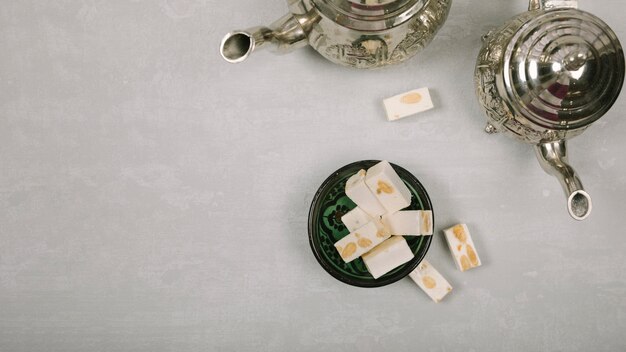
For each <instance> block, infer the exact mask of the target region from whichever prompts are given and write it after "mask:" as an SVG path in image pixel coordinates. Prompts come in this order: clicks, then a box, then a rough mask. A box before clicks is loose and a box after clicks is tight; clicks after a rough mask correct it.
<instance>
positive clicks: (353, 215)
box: [341, 207, 373, 232]
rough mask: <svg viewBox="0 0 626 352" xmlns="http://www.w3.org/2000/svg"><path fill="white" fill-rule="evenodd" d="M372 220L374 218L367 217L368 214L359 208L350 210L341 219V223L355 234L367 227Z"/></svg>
mask: <svg viewBox="0 0 626 352" xmlns="http://www.w3.org/2000/svg"><path fill="white" fill-rule="evenodd" d="M372 220H373V219H372V217H371V216H369V215H367V213H366V212H364V211H363V209H361V208H359V207H356V208H354V209H352V210H350V211H349V212H347V213H345V214H344V215H343V216H342V217H341V222H343V224H344V225H346V228H347V229H348V231H350V232H353V231H355V230H357V229H359V228H361V227H363V226H365V225H366V224H367V223H368V222H370V221H372Z"/></svg>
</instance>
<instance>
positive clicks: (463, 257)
mask: <svg viewBox="0 0 626 352" xmlns="http://www.w3.org/2000/svg"><path fill="white" fill-rule="evenodd" d="M443 234H444V236H445V237H446V242H447V243H448V247H449V248H450V252H451V253H452V257H453V258H454V263H455V264H456V266H457V268H458V269H459V270H461V271H466V270H469V269H471V268H475V267H478V266H480V265H481V262H480V258H479V257H478V253H476V247H475V246H474V241H473V240H472V236H471V235H470V233H469V230H468V229H467V226H466V225H465V224H458V225H455V226H452V227H451V228H449V229H446V230H443Z"/></svg>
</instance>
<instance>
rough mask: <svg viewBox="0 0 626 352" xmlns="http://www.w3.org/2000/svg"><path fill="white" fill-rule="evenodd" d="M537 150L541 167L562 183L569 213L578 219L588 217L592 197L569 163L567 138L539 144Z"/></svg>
mask: <svg viewBox="0 0 626 352" xmlns="http://www.w3.org/2000/svg"><path fill="white" fill-rule="evenodd" d="M535 152H536V154H537V159H538V160H539V164H541V167H542V168H543V169H544V170H545V171H546V172H547V173H548V174H550V175H552V176H555V177H556V178H557V179H558V180H559V182H560V183H561V186H562V187H563V190H564V191H565V196H566V197H567V209H568V211H569V214H570V215H571V216H572V217H573V218H574V219H576V220H584V219H586V218H587V217H588V216H589V214H591V208H592V204H591V197H590V196H589V194H588V193H587V192H585V190H584V189H583V185H582V182H581V181H580V179H579V178H578V175H577V174H576V171H575V170H574V169H573V168H572V167H571V166H570V165H569V163H568V159H567V144H566V142H565V140H560V141H556V142H548V143H543V144H539V145H537V146H535Z"/></svg>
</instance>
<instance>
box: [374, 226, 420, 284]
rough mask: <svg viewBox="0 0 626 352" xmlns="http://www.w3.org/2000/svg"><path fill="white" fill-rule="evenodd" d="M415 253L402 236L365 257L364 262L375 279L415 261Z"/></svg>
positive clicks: (385, 243) (389, 240) (392, 238)
mask: <svg viewBox="0 0 626 352" xmlns="http://www.w3.org/2000/svg"><path fill="white" fill-rule="evenodd" d="M413 256H414V255H413V251H411V248H410V247H409V245H408V244H407V243H406V240H405V239H404V237H402V236H392V237H391V238H390V239H388V240H386V241H385V242H383V243H381V244H380V245H379V246H378V247H376V248H374V249H373V250H371V251H369V252H368V253H366V254H364V255H363V262H365V266H366V267H367V270H368V271H369V272H370V274H372V276H373V277H374V279H378V278H379V277H381V276H383V275H385V274H386V273H388V272H390V271H391V270H393V269H395V268H397V267H399V266H400V265H402V264H404V263H406V262H408V261H410V260H411V259H413Z"/></svg>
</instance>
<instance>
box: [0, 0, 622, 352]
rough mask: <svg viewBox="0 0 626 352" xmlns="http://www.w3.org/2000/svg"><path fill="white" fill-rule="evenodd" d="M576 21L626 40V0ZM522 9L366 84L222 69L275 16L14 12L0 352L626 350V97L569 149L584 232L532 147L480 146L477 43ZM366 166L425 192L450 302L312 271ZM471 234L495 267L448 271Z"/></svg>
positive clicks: (210, 9)
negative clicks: (327, 203)
mask: <svg viewBox="0 0 626 352" xmlns="http://www.w3.org/2000/svg"><path fill="white" fill-rule="evenodd" d="M580 6H581V8H582V9H585V10H587V11H590V12H592V13H594V14H596V15H598V16H599V17H601V18H603V19H604V20H605V21H606V22H608V23H609V24H610V25H611V26H612V27H613V28H614V30H615V31H616V32H617V34H618V36H620V37H621V38H622V39H623V40H626V22H625V21H624V19H623V14H624V11H626V3H624V2H623V1H618V0H598V1H583V0H581V2H580ZM526 7H527V4H526V3H525V2H524V1H522V0H519V1H517V0H516V1H513V0H510V1H496V0H492V1H470V0H456V1H455V3H454V5H453V8H452V11H451V13H450V17H449V21H448V22H447V24H446V26H445V27H444V28H443V29H442V30H441V32H440V34H439V35H438V37H437V38H436V40H435V41H434V42H433V44H432V45H431V46H429V47H428V48H427V50H426V51H424V52H423V53H422V54H421V55H419V56H418V57H417V58H415V59H413V60H411V61H409V62H407V63H405V64H404V65H401V66H397V67H392V68H388V69H383V70H377V71H369V72H365V71H356V70H350V69H346V68H342V67H338V66H335V65H333V64H331V63H329V62H327V61H326V60H324V59H323V58H322V57H321V56H319V55H317V53H315V52H314V51H313V50H310V49H303V50H300V51H298V52H295V53H293V54H291V55H288V56H282V57H275V56H272V55H271V54H270V53H259V54H258V55H256V56H255V57H253V58H251V59H250V60H249V61H248V62H246V63H243V64H240V65H230V64H227V63H225V62H224V61H222V60H221V58H220V57H219V53H218V44H219V41H220V39H221V37H222V36H223V35H224V34H225V33H226V32H228V31H229V30H231V29H235V28H245V27H248V26H251V25H255V24H263V23H269V22H271V21H273V20H274V19H275V18H277V17H278V16H280V15H282V13H283V12H285V11H286V4H285V3H284V1H282V0H273V1H253V0H237V1H228V2H223V1H216V0H154V1H140V0H133V1H130V0H114V1H103V0H82V1H78V0H58V1H34V0H24V1H4V2H3V3H2V5H1V6H0V351H3V352H5V351H6V352H14V351H29V352H34V351H64V352H65V351H238V352H239V351H320V350H328V351H441V352H443V351H468V352H469V351H475V352H478V351H624V350H626V336H625V334H624V332H625V331H626V264H625V262H626V256H625V255H624V254H625V253H626V237H625V236H624V235H625V234H626V231H625V228H626V225H625V222H624V213H625V210H626V206H625V205H624V200H625V198H626V176H625V175H626V164H625V160H626V159H625V158H626V142H625V141H624V137H623V136H624V134H625V133H626V119H625V117H626V116H625V115H626V96H624V95H623V96H622V97H621V98H620V99H619V100H618V102H617V103H616V105H615V107H614V108H613V109H612V110H611V112H609V113H608V114H607V115H606V116H605V117H603V118H602V119H601V120H600V121H598V122H597V123H596V124H595V125H594V126H593V127H592V128H590V129H589V130H588V131H587V132H586V133H585V134H583V135H582V136H581V137H578V138H577V139H575V140H573V141H572V142H571V143H570V152H571V161H572V163H573V164H574V165H575V166H576V168H577V170H578V172H579V173H580V175H581V178H582V180H583V182H584V184H585V186H586V188H587V190H588V191H589V193H590V194H591V195H592V197H593V200H594V210H593V214H592V215H591V217H590V218H589V219H588V220H586V221H585V222H581V223H579V222H575V221H573V220H571V219H570V218H569V216H568V215H567V212H566V209H565V200H564V197H563V195H562V194H561V190H560V188H559V185H558V184H557V182H556V180H554V179H552V178H550V177H549V176H547V175H545V174H544V173H543V171H542V170H541V169H540V168H539V166H538V164H537V162H536V161H535V159H534V155H533V151H532V150H531V148H530V147H528V146H526V145H522V144H518V143H515V142H514V141H512V140H510V139H508V138H506V137H504V136H487V135H485V134H484V133H483V132H482V129H483V126H484V123H485V121H484V118H483V116H482V114H481V112H480V111H479V108H478V104H477V101H476V99H475V97H474V91H473V83H472V76H473V70H474V61H475V57H476V54H477V52H478V48H479V46H480V36H481V35H482V34H483V33H484V32H485V31H487V30H488V29H489V28H491V27H494V26H497V25H499V24H500V23H502V22H503V21H504V20H505V19H507V18H509V17H511V16H513V15H515V14H516V13H519V12H521V11H524V10H525V9H526ZM419 87H430V88H431V89H432V93H433V96H434V100H435V104H436V108H435V109H434V110H432V111H430V112H427V113H424V114H421V115H419V116H416V117H412V118H407V119H405V120H402V121H398V122H394V123H389V122H387V121H386V120H385V117H384V110H383V108H382V104H381V100H382V99H383V98H385V97H389V96H392V95H395V94H398V93H401V92H404V91H407V90H409V89H413V88H419ZM371 158H377V159H387V160H390V161H392V162H395V163H398V164H399V165H402V166H403V167H405V168H406V169H408V170H410V171H411V172H413V173H414V174H415V175H416V176H417V177H418V178H419V179H420V180H421V181H422V183H423V184H424V185H425V186H426V188H427V189H428V191H429V193H430V196H431V198H432V201H433V204H434V207H435V211H436V217H437V223H436V230H437V234H436V237H435V239H434V241H433V244H432V247H431V250H430V252H429V254H428V259H429V261H430V262H431V263H432V264H433V265H435V266H436V267H437V268H438V269H439V270H440V272H441V273H442V274H443V275H444V276H445V277H447V278H448V279H449V281H450V282H451V283H452V285H453V286H454V291H453V292H452V294H451V295H450V296H449V297H447V298H446V299H445V301H443V302H442V303H440V304H434V303H433V302H431V301H430V300H429V299H428V297H427V296H426V295H425V294H424V293H423V292H421V291H420V290H419V288H418V287H417V286H416V285H415V284H413V283H412V282H411V281H410V280H409V279H404V280H402V281H400V282H398V283H396V284H393V285H391V286H388V287H385V288H380V289H359V288H354V287H350V286H347V285H345V284H342V283H340V282H338V281H336V280H334V279H333V278H332V277H331V276H330V275H328V274H327V273H326V272H325V271H323V270H322V268H321V267H320V266H319V265H318V264H317V262H316V261H315V259H314V257H313V255H312V254H311V251H310V249H309V244H308V242H307V229H306V224H307V212H308V207H309V204H310V202H311V198H312V196H313V194H314V192H315V191H316V190H317V188H318V186H319V185H320V183H321V182H322V181H323V180H324V179H325V177H326V176H328V175H329V174H330V173H331V172H332V171H334V170H335V169H337V168H339V167H341V166H342V165H344V164H347V163H349V162H352V161H356V160H361V159H371ZM456 222H466V223H467V224H468V225H469V226H470V228H471V230H472V231H473V235H474V241H475V242H476V246H477V249H478V251H479V254H480V255H481V259H482V260H483V263H484V264H483V266H482V267H481V268H478V269H475V270H472V271H469V272H466V273H461V272H459V271H457V270H456V268H455V267H454V264H453V262H452V260H451V257H450V254H449V253H448V252H447V248H446V246H445V243H444V241H443V239H442V236H441V233H440V230H441V229H443V228H444V227H447V226H450V225H452V224H454V223H456Z"/></svg>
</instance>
